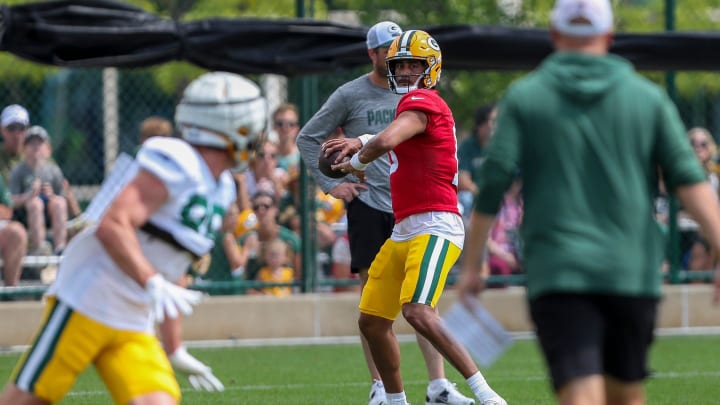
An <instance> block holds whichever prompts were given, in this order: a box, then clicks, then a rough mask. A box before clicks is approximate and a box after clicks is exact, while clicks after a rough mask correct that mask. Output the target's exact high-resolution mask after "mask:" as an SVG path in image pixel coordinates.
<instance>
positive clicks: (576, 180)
mask: <svg viewBox="0 0 720 405" xmlns="http://www.w3.org/2000/svg"><path fill="white" fill-rule="evenodd" d="M551 25H552V27H551V38H552V42H553V45H554V48H555V52H553V53H552V54H551V55H550V56H548V57H547V59H546V60H545V61H544V62H543V63H542V64H541V66H540V67H539V68H538V69H537V70H536V71H534V72H533V73H530V74H529V75H528V76H526V77H525V78H523V79H521V80H519V81H518V82H516V83H514V84H513V85H512V86H511V87H510V88H509V89H508V90H507V91H506V94H505V95H504V97H503V99H502V100H501V102H500V104H499V107H498V121H497V127H496V131H495V134H494V136H493V138H492V140H491V141H490V145H489V147H488V151H487V156H486V160H485V163H484V164H483V165H482V167H481V168H480V169H479V170H478V178H477V185H478V196H477V198H476V203H475V207H474V212H473V216H472V218H471V222H470V223H471V227H470V229H469V231H468V236H467V239H466V242H465V246H466V251H465V257H464V260H463V262H462V272H461V275H460V278H459V280H458V283H457V288H458V294H459V296H460V297H461V299H462V300H463V301H467V300H469V298H471V297H473V296H474V295H476V294H478V293H479V292H480V291H481V290H482V289H483V288H484V284H485V283H484V277H486V276H487V274H484V273H483V270H482V269H483V266H482V264H483V258H482V256H483V251H484V249H485V242H486V241H487V234H488V230H489V229H490V227H491V225H492V223H493V221H494V218H495V214H496V213H497V211H498V208H499V206H500V202H501V201H502V197H503V194H504V192H505V191H506V190H507V189H508V188H509V186H510V185H511V183H512V182H513V180H514V178H515V177H516V175H517V173H520V175H521V176H522V179H523V198H524V208H525V212H524V217H523V225H522V229H521V237H522V240H523V243H524V245H523V246H524V247H523V253H524V263H525V269H526V272H527V297H528V301H529V311H530V316H531V319H532V321H533V323H534V327H535V331H536V334H537V337H538V343H539V345H540V348H541V350H542V352H543V354H544V356H545V360H546V363H547V367H548V369H549V373H550V375H551V378H552V384H553V388H554V390H555V395H556V397H557V400H558V402H559V403H561V404H580V403H582V404H621V405H622V404H626V405H629V404H633V405H636V404H643V403H644V402H645V394H644V386H643V381H644V379H645V378H646V377H647V375H648V372H647V356H648V351H649V348H650V345H651V343H652V340H653V331H654V328H655V322H656V313H657V306H658V301H659V298H660V296H661V283H662V276H661V273H660V268H661V262H662V259H663V253H664V246H665V241H664V237H663V233H662V231H661V229H660V226H659V224H658V223H657V222H656V221H655V220H654V218H653V203H652V201H653V197H654V195H655V193H656V191H657V186H658V177H659V175H660V174H661V175H662V178H663V180H664V182H665V185H666V186H667V188H668V190H669V191H672V192H674V193H675V194H676V195H677V197H678V198H679V199H680V201H681V203H682V204H683V206H684V207H686V208H687V209H688V210H689V211H690V214H691V215H692V216H693V218H694V219H696V220H697V222H698V223H699V224H700V225H701V227H702V228H703V229H704V231H705V235H707V237H708V240H709V241H710V243H711V246H712V247H713V248H714V249H716V250H717V251H720V206H719V205H718V203H717V201H716V198H715V197H714V195H713V191H712V189H711V187H710V186H709V184H708V183H707V181H706V176H705V174H704V172H703V170H702V168H701V167H700V164H699V163H698V160H697V158H696V157H695V156H694V155H693V151H692V149H691V148H690V146H689V143H688V142H687V137H686V135H685V129H684V127H683V124H682V122H681V120H680V118H679V116H678V113H677V110H676V108H675V106H674V105H673V103H672V101H671V100H670V99H669V97H668V96H667V95H666V93H665V92H664V91H663V90H662V89H661V88H660V87H658V86H657V85H655V84H653V83H651V82H650V81H649V80H646V79H644V78H642V77H641V76H640V75H638V74H637V73H636V72H635V71H634V68H633V66H632V65H631V64H630V63H629V62H628V61H626V60H624V59H622V58H620V57H618V56H615V55H611V54H609V53H608V49H609V47H610V44H611V42H612V26H613V17H612V9H611V6H610V3H609V1H608V0H558V1H557V3H556V4H555V7H554V9H553V11H552V16H551ZM719 287H720V278H718V277H716V280H715V300H716V302H717V300H718V297H719V296H720V295H718V291H719V290H720V288H719Z"/></svg>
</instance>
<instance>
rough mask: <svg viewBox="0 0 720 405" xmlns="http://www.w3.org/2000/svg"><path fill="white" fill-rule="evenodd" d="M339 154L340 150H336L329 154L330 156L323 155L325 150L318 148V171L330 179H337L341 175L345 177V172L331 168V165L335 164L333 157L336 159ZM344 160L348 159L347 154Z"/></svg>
mask: <svg viewBox="0 0 720 405" xmlns="http://www.w3.org/2000/svg"><path fill="white" fill-rule="evenodd" d="M339 154H340V151H337V152H334V153H332V154H330V156H328V157H325V152H323V151H322V150H320V155H319V156H318V169H320V172H321V173H322V174H324V175H325V176H327V177H330V178H332V179H339V178H341V177H345V175H346V174H347V173H343V172H341V171H339V170H333V169H332V167H331V166H332V165H334V164H335V159H337V157H338V155H339ZM345 160H348V157H347V156H346V157H345Z"/></svg>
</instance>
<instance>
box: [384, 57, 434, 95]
mask: <svg viewBox="0 0 720 405" xmlns="http://www.w3.org/2000/svg"><path fill="white" fill-rule="evenodd" d="M401 60H420V61H421V62H422V63H423V64H424V65H425V70H424V71H423V72H422V73H419V74H413V75H406V74H403V75H397V74H395V65H396V64H397V62H399V61H401ZM386 64H387V69H388V75H387V77H388V83H389V84H390V89H391V90H392V91H393V93H395V94H407V93H409V92H411V91H413V90H417V89H418V88H420V83H421V82H422V84H423V86H422V87H425V88H427V83H429V82H430V75H429V71H430V68H429V67H428V66H427V64H426V63H425V61H424V60H422V59H413V58H408V59H393V60H391V61H387V62H386ZM401 77H402V78H405V77H408V78H412V77H415V80H414V81H412V80H410V83H411V84H409V85H401V84H399V83H398V78H401Z"/></svg>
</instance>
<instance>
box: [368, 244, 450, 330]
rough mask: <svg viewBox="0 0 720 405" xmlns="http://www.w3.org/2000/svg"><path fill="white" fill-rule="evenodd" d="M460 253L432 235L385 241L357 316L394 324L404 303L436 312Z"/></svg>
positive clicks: (369, 276)
mask: <svg viewBox="0 0 720 405" xmlns="http://www.w3.org/2000/svg"><path fill="white" fill-rule="evenodd" d="M460 252H461V249H460V248H459V247H457V246H456V245H454V244H452V243H451V242H450V241H449V240H447V239H443V238H441V237H438V236H435V235H427V234H425V235H418V236H416V237H414V238H412V239H410V240H406V241H402V242H396V241H394V240H392V239H388V240H387V241H386V242H385V244H384V245H383V246H382V248H381V249H380V252H379V253H378V255H377V258H376V259H375V261H373V263H372V266H371V267H370V271H369V272H368V281H367V284H365V288H363V291H362V295H361V297H360V312H362V313H364V314H368V315H374V316H379V317H381V318H385V319H390V320H394V319H395V318H397V316H398V314H399V313H400V310H401V309H402V305H403V304H406V303H410V302H412V303H420V304H425V305H429V306H431V307H433V308H435V305H437V302H438V299H440V295H441V294H442V291H443V289H444V288H445V281H446V280H447V275H448V273H449V272H450V269H451V268H452V266H453V264H455V261H457V259H458V257H459V256H460Z"/></svg>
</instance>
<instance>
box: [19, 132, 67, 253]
mask: <svg viewBox="0 0 720 405" xmlns="http://www.w3.org/2000/svg"><path fill="white" fill-rule="evenodd" d="M49 142H50V137H49V136H48V133H47V131H45V129H44V128H42V127H40V126H37V125H36V126H33V127H31V128H30V129H28V131H27V133H26V134H25V140H24V149H23V154H24V155H23V159H22V160H21V161H20V162H19V163H18V164H17V165H16V166H15V167H14V168H13V169H12V170H11V172H10V193H11V195H12V202H13V206H14V207H15V208H16V209H17V210H16V218H17V219H18V220H19V221H20V222H22V223H23V224H25V225H26V226H27V228H28V234H29V239H30V241H29V244H30V251H31V252H32V254H36V255H49V254H51V253H52V247H51V246H50V245H49V243H48V241H47V240H46V234H47V226H48V225H50V227H51V229H52V238H53V239H52V240H53V244H54V253H55V254H58V255H59V254H61V253H62V251H63V249H65V244H66V240H67V228H66V224H67V220H68V208H67V201H66V199H65V195H64V192H65V191H64V187H63V184H64V181H65V177H64V176H63V173H62V171H61V170H60V168H59V167H58V166H57V165H56V164H55V163H53V162H52V161H50V160H49V159H48V156H47V149H46V144H47V143H49Z"/></svg>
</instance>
